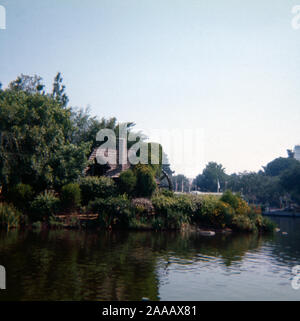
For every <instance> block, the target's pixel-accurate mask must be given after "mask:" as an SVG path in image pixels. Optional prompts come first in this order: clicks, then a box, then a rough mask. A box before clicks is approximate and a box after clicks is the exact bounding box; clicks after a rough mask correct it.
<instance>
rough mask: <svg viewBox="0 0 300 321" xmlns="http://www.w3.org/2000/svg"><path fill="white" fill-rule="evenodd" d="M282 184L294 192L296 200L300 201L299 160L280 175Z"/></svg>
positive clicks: (287, 189) (293, 195)
mask: <svg viewBox="0 0 300 321" xmlns="http://www.w3.org/2000/svg"><path fill="white" fill-rule="evenodd" d="M280 184H281V186H282V187H283V188H284V189H285V190H286V191H288V192H290V193H291V194H292V197H293V199H294V200H295V201H297V202H299V203H300V163H299V162H297V163H295V165H294V166H293V167H291V168H289V169H286V170H285V171H284V172H283V173H282V174H281V176H280Z"/></svg>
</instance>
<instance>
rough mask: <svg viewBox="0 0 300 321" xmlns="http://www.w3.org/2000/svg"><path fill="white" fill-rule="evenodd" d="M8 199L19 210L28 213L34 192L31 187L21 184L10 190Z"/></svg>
mask: <svg viewBox="0 0 300 321" xmlns="http://www.w3.org/2000/svg"><path fill="white" fill-rule="evenodd" d="M8 198H9V200H10V201H11V202H12V203H13V204H14V205H15V206H16V207H17V208H18V209H20V210H23V211H25V212H27V211H28V210H29V208H30V202H31V201H32V200H33V198H34V192H33V190H32V187H31V186H30V185H27V184H22V183H20V184H17V185H15V186H13V187H12V188H11V189H10V190H9V193H8Z"/></svg>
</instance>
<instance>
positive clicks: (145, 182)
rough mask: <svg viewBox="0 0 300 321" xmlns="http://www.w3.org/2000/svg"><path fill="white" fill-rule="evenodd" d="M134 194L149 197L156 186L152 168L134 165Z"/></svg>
mask: <svg viewBox="0 0 300 321" xmlns="http://www.w3.org/2000/svg"><path fill="white" fill-rule="evenodd" d="M134 172H135V175H136V188H135V190H136V191H135V192H136V195H137V196H139V197H150V196H151V195H152V194H153V193H154V191H155V189H156V188H157V185H156V181H155V173H154V170H153V169H152V168H151V167H150V166H147V165H140V164H139V165H136V166H135V168H134Z"/></svg>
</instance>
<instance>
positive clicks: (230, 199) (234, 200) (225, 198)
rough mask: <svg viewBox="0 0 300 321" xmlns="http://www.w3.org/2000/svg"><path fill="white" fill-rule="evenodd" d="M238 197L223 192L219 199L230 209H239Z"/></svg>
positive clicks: (228, 191) (229, 192) (228, 192)
mask: <svg viewBox="0 0 300 321" xmlns="http://www.w3.org/2000/svg"><path fill="white" fill-rule="evenodd" d="M238 198H239V197H238V196H236V195H234V194H233V193H232V192H231V191H230V190H227V191H225V193H224V194H223V195H222V197H221V201H222V202H224V203H227V204H229V205H230V206H231V207H232V208H234V209H237V208H238V207H239V200H238Z"/></svg>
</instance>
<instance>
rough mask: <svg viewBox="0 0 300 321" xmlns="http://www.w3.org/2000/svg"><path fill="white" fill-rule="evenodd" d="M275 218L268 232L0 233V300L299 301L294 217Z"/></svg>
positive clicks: (298, 230)
mask: <svg viewBox="0 0 300 321" xmlns="http://www.w3.org/2000/svg"><path fill="white" fill-rule="evenodd" d="M274 220H275V221H276V222H277V223H278V225H279V227H280V229H281V231H280V232H278V233H276V234H274V235H269V236H259V235H216V236H214V237H204V236H200V235H199V234H195V233H187V232H185V233H184V232H120V231H115V232H99V231H98V232H96V231H63V230H62V231H61V230H52V231H40V232H38V231H25V232H24V231H10V232H1V233H0V265H3V266H4V267H5V268H6V288H7V289H6V290H0V300H141V299H142V298H143V297H147V298H149V299H150V300H299V299H300V289H299V290H295V289H293V287H292V286H291V280H292V279H293V277H294V275H293V274H292V268H293V267H294V266H295V265H300V219H295V218H276V219H275V218H274ZM283 231H284V232H287V233H288V234H287V235H284V234H282V232H283ZM299 272H300V269H299Z"/></svg>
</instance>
